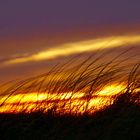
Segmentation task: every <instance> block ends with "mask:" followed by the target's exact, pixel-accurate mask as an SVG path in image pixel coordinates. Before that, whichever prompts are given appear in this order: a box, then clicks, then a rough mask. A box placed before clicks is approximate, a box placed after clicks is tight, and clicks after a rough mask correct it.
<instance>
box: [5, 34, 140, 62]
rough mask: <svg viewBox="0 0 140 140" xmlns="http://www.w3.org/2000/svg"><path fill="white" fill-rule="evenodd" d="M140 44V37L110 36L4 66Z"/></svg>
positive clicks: (34, 55)
mask: <svg viewBox="0 0 140 140" xmlns="http://www.w3.org/2000/svg"><path fill="white" fill-rule="evenodd" d="M138 43H140V35H124V36H109V37H102V38H97V39H93V40H86V41H79V42H74V43H67V44H62V45H58V46H56V47H53V48H50V49H48V50H43V51H40V52H37V53H36V54H32V55H29V56H26V57H21V58H15V59H11V60H8V61H6V62H5V63H4V64H7V65H9V64H18V63H25V62H30V61H42V60H47V59H54V58H57V57H60V56H69V55H73V54H78V53H83V52H90V51H96V50H102V49H107V48H115V47H120V46H125V45H126V44H127V45H136V44H138Z"/></svg>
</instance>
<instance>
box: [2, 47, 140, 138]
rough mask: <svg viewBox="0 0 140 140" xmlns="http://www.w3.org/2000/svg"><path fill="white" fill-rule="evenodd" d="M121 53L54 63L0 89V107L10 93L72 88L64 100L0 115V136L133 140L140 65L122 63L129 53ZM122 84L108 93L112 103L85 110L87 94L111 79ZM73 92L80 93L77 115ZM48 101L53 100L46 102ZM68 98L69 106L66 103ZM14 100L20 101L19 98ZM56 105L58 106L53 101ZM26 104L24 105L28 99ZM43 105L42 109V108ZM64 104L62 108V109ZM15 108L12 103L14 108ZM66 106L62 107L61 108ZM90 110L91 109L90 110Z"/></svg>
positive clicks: (139, 126)
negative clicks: (108, 56) (33, 74)
mask: <svg viewBox="0 0 140 140" xmlns="http://www.w3.org/2000/svg"><path fill="white" fill-rule="evenodd" d="M127 52H128V50H127V51H125V52H122V53H121V54H119V55H117V56H116V57H114V58H113V59H111V60H110V59H109V61H106V62H105V61H102V60H103V59H104V57H105V56H106V55H107V53H103V54H101V55H98V56H96V57H94V56H93V55H91V56H90V57H87V58H86V59H85V60H83V61H82V62H80V63H77V62H75V61H76V59H77V61H78V62H79V58H78V57H77V58H75V57H74V58H73V59H71V60H70V61H68V62H66V63H65V64H57V65H55V66H54V67H53V68H52V69H50V70H49V71H48V72H47V73H45V74H42V75H39V76H37V77H32V78H29V79H27V80H23V81H20V82H17V83H15V84H14V85H13V86H10V87H9V88H7V89H6V90H5V91H3V92H2V93H1V98H2V95H7V98H6V99H5V100H3V102H2V103H1V105H0V107H3V106H4V105H6V104H7V103H6V102H7V100H8V99H9V98H10V97H11V96H12V95H16V94H19V93H20V92H22V93H23V97H24V95H25V94H28V93H31V92H37V96H39V94H40V93H47V94H53V93H56V96H61V95H63V94H64V93H66V92H72V94H71V97H70V98H69V99H65V97H64V102H63V104H60V103H61V100H53V99H52V98H49V96H48V98H47V99H45V100H43V101H41V102H40V101H38V102H37V103H36V107H35V108H33V110H31V112H30V113H26V109H28V106H26V107H25V106H24V104H23V109H21V112H20V113H18V114H12V113H1V114H0V133H1V134H0V139H19V140H22V139H23V140H25V139H32V140H36V139H37V140H41V139H42V140H44V139H47V140H63V139H64V140H72V139H73V140H83V139H87V140H94V139H97V140H112V139H114V140H121V139H122V140H125V139H127V140H136V139H140V136H139V134H140V106H139V98H140V97H139V93H140V63H139V61H138V62H137V63H136V64H134V65H132V64H130V63H128V62H129V61H130V60H131V59H132V57H131V58H130V57H125V58H124V57H122V56H124V54H126V53H127ZM124 82H125V84H126V88H125V89H124V90H123V91H121V94H119V95H114V96H111V97H110V98H112V99H113V103H110V105H109V106H104V107H103V108H101V109H100V110H97V111H95V112H94V113H90V111H91V108H90V110H89V109H88V105H89V102H90V100H91V98H96V96H97V95H96V94H95V93H96V92H97V91H101V90H102V89H103V87H105V86H108V85H110V84H112V83H120V84H122V83H124ZM77 92H84V93H85V94H84V96H83V97H82V98H81V99H84V101H85V102H86V105H85V106H84V108H83V110H84V112H82V113H79V110H80V108H81V106H82V105H81V104H80V103H79V105H77V106H76V108H75V109H74V110H75V112H74V113H73V111H72V110H73V106H72V97H73V96H74V95H75V93H77ZM52 100H53V102H51V101H52ZM67 102H69V104H67ZM19 104H20V100H19ZM59 104H60V105H59ZM29 105H30V103H29ZM49 105H51V108H49V109H48V110H47V111H44V110H45V109H46V108H47V107H48V106H49ZM66 105H68V107H65V106H66ZM16 106H18V104H15V105H13V106H12V107H13V108H14V109H15V111H16V109H17V108H16ZM66 109H67V110H66ZM93 109H94V108H93Z"/></svg>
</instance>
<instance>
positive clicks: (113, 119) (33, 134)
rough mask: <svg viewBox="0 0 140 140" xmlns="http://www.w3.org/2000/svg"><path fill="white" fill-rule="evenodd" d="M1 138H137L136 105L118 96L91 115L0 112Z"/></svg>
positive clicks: (139, 132) (139, 131)
mask: <svg viewBox="0 0 140 140" xmlns="http://www.w3.org/2000/svg"><path fill="white" fill-rule="evenodd" d="M0 139H1V140H11V139H15V140H94V139H96V140H139V139H140V107H139V104H138V103H134V102H133V101H130V100H129V101H126V97H123V96H120V97H118V99H117V100H116V101H115V102H114V104H113V105H111V106H110V107H107V108H106V109H103V110H101V111H98V112H96V113H95V114H93V115H88V114H86V113H85V114H84V115H82V116H72V115H63V116H61V115H59V114H55V112H53V111H51V110H50V111H48V112H47V113H45V114H44V113H42V112H35V113H30V114H24V113H21V114H0Z"/></svg>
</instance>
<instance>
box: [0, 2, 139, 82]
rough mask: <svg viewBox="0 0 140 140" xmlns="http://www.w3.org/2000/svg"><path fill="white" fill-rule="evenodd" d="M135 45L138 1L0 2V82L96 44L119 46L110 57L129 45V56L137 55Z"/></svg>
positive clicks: (29, 73) (34, 71) (39, 69)
mask: <svg viewBox="0 0 140 140" xmlns="http://www.w3.org/2000/svg"><path fill="white" fill-rule="evenodd" d="M139 44H140V1H139V0H133V2H132V0H104V1H103V0H102V1H101V0H46V1H45V0H40V1H38V0H23V1H19V0H1V1H0V63H1V65H0V77H1V78H0V82H7V81H10V80H16V79H22V78H26V77H31V76H32V75H37V74H41V73H44V72H46V70H47V69H48V67H51V66H52V65H54V64H56V63H58V62H63V61H64V60H67V59H68V58H69V57H70V58H71V56H75V55H77V54H80V53H84V55H88V54H89V53H90V54H91V52H93V53H94V52H95V51H97V50H99V49H100V50H103V49H112V48H119V49H117V51H116V50H114V52H112V55H111V56H114V55H113V54H116V53H120V52H121V51H123V50H126V49H127V48H130V47H132V48H134V50H133V51H132V52H131V53H129V55H130V54H131V55H132V54H136V55H139V54H140V53H139V52H140V47H139ZM131 55H130V56H131ZM111 56H110V57H111Z"/></svg>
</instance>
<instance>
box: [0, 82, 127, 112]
mask: <svg viewBox="0 0 140 140" xmlns="http://www.w3.org/2000/svg"><path fill="white" fill-rule="evenodd" d="M125 87H126V86H124V85H117V84H113V85H110V86H106V87H104V88H103V89H102V90H101V91H97V92H96V93H95V94H93V95H92V97H91V99H90V100H89V102H88V106H87V102H86V100H87V99H86V96H87V94H85V93H84V92H76V93H73V92H66V93H60V94H57V93H54V94H48V93H39V94H38V93H28V94H17V95H12V96H11V97H9V98H8V99H7V100H6V102H5V103H4V104H3V106H1V107H0V113H8V112H9V113H20V112H22V111H25V112H26V113H30V112H32V111H36V109H37V105H39V107H40V108H43V109H45V110H44V111H45V112H47V111H48V110H49V109H51V108H52V107H53V105H54V104H55V103H57V112H59V111H60V112H61V111H62V110H65V111H64V113H67V112H69V111H70V109H71V111H72V113H75V112H76V111H78V113H83V112H84V109H85V108H86V107H87V110H88V111H89V113H93V112H94V111H97V110H99V109H101V108H103V107H104V106H108V105H110V103H111V102H113V98H111V97H112V96H114V95H119V94H121V92H122V91H124V89H125ZM6 98H7V96H3V98H2V100H0V104H2V103H3V101H4V100H5V99H6ZM70 102H71V104H70ZM64 104H65V106H64V107H62V106H63V105H64ZM70 106H71V108H69V107H70ZM77 108H79V109H78V110H77ZM93 108H94V109H93ZM24 109H25V110H24Z"/></svg>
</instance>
